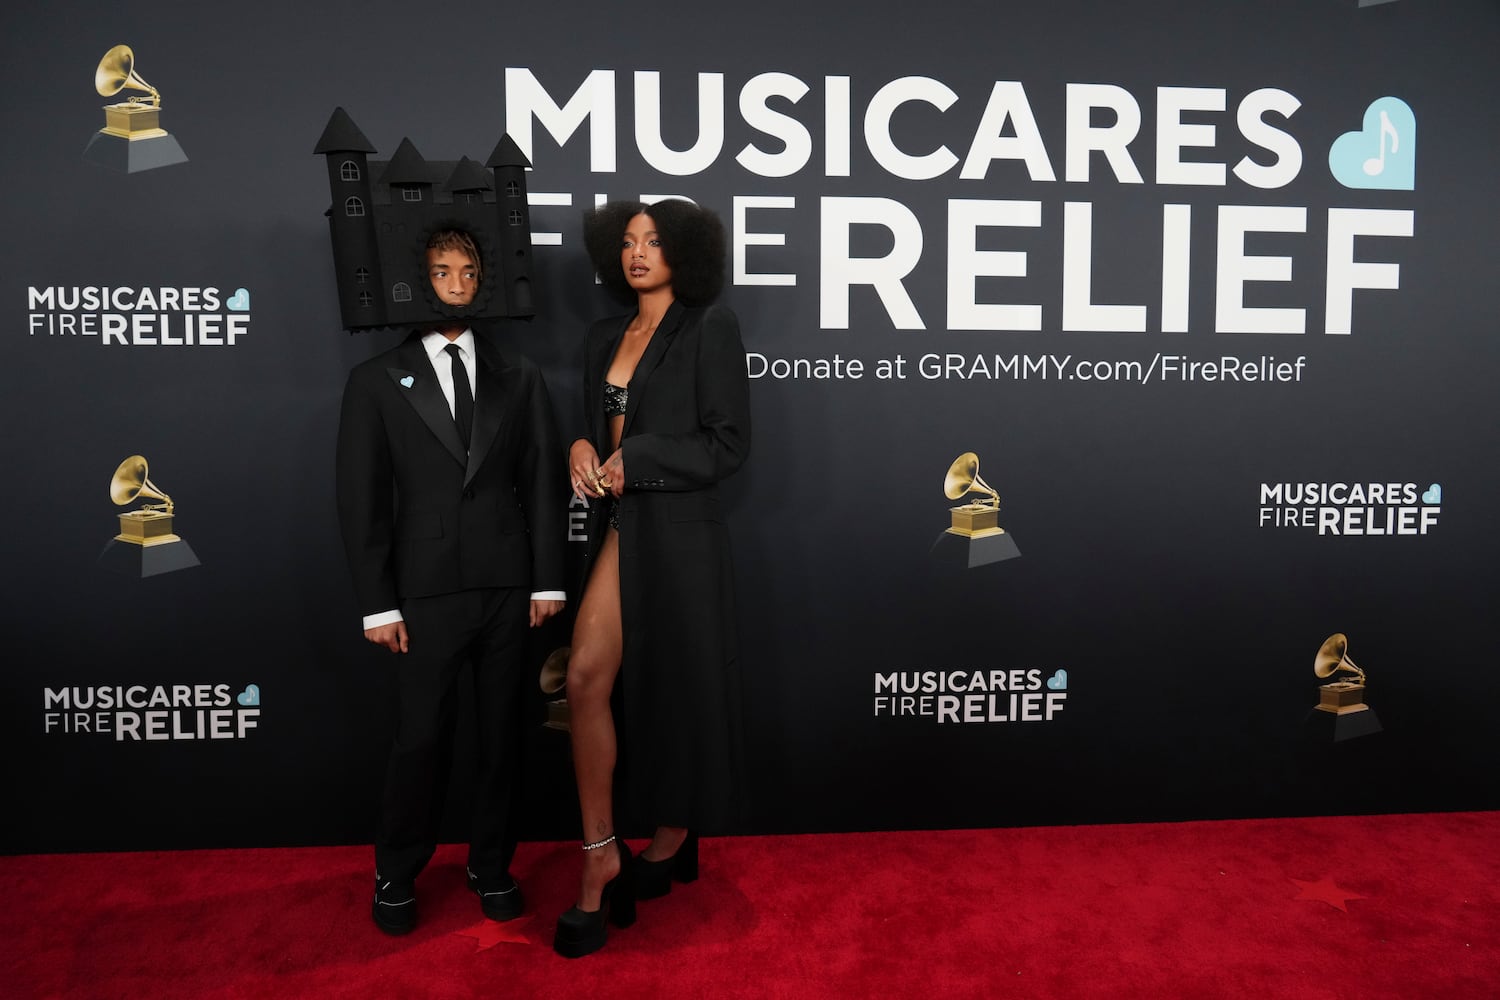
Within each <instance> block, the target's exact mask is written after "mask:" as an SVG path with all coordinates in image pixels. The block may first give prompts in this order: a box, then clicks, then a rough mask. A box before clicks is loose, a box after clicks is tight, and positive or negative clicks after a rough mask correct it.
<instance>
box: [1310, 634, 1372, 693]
mask: <svg viewBox="0 0 1500 1000" xmlns="http://www.w3.org/2000/svg"><path fill="white" fill-rule="evenodd" d="M1348 649H1349V640H1348V639H1347V638H1346V637H1345V636H1344V633H1342V632H1335V633H1333V635H1330V636H1329V637H1328V638H1326V639H1324V640H1323V645H1321V646H1319V647H1318V655H1317V656H1316V657H1315V658H1314V659H1313V673H1315V674H1317V675H1318V676H1319V677H1332V676H1333V675H1334V674H1336V673H1338V672H1339V671H1340V670H1342V671H1344V672H1345V673H1350V674H1356V675H1358V677H1359V682H1360V683H1361V684H1363V683H1364V682H1365V672H1364V671H1363V670H1361V669H1359V667H1357V666H1355V665H1354V661H1353V660H1351V659H1349V655H1348Z"/></svg>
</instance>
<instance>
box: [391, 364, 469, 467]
mask: <svg viewBox="0 0 1500 1000" xmlns="http://www.w3.org/2000/svg"><path fill="white" fill-rule="evenodd" d="M396 360H397V361H399V362H400V363H401V365H402V367H400V368H396V367H388V368H386V374H388V375H390V377H391V381H392V382H394V383H395V385H396V391H397V392H399V393H400V394H401V397H402V398H403V399H405V400H406V401H407V402H408V403H410V404H411V408H412V409H413V410H416V411H417V416H419V417H421V418H422V422H423V423H424V424H426V425H427V429H428V430H430V431H432V433H433V434H434V435H436V436H437V439H438V440H439V441H441V442H442V444H443V447H444V448H446V449H447V450H448V454H450V455H452V456H453V458H454V460H455V461H456V462H458V464H460V465H464V464H467V462H468V456H467V455H466V454H465V453H464V446H463V443H462V442H461V441H459V440H458V427H457V426H456V425H455V424H454V423H453V413H452V411H451V410H449V409H448V399H447V397H446V396H444V395H443V390H442V387H441V386H439V385H438V382H437V373H436V372H434V371H433V370H432V362H431V361H429V360H428V359H427V352H426V351H425V350H423V349H422V341H421V339H420V338H413V339H411V340H408V341H407V342H406V343H404V344H402V345H401V347H400V349H399V350H398V351H397V352H396ZM407 379H411V384H410V385H408V384H407V382H406V380H407Z"/></svg>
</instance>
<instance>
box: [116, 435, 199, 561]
mask: <svg viewBox="0 0 1500 1000" xmlns="http://www.w3.org/2000/svg"><path fill="white" fill-rule="evenodd" d="M148 471H149V466H148V465H147V463H146V459H145V456H142V455H131V456H130V457H129V458H127V459H126V460H125V461H123V462H121V463H120V467H119V468H118V469H116V470H115V474H114V475H113V476H112V477H110V480H109V498H110V499H111V500H113V501H114V502H115V505H116V506H117V507H124V506H125V505H126V504H129V503H133V502H135V501H136V500H158V501H160V503H146V504H142V505H141V506H140V507H137V508H136V509H135V510H128V511H125V512H124V513H122V514H121V515H120V533H119V534H118V535H116V536H115V537H114V538H112V539H110V540H109V544H107V545H106V546H105V547H104V551H103V552H102V553H100V555H99V562H101V563H103V564H104V565H105V566H106V567H108V568H109V569H112V570H115V571H116V572H119V573H124V574H125V575H127V576H135V577H146V576H156V575H158V574H160V573H171V572H173V571H175V570H179V569H187V568H189V567H191V566H197V565H199V563H198V557H197V556H196V555H194V554H193V549H192V546H190V545H188V543H187V542H186V541H184V540H183V539H182V537H181V536H180V535H178V534H177V533H176V531H174V530H173V528H174V524H173V521H174V516H175V514H174V512H175V509H176V505H175V504H173V503H172V498H171V497H169V496H167V495H166V494H165V493H164V492H162V490H161V487H159V486H157V485H156V484H155V483H153V482H152V481H151V479H150V477H149V476H148V475H147V472H148Z"/></svg>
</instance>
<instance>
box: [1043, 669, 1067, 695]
mask: <svg viewBox="0 0 1500 1000" xmlns="http://www.w3.org/2000/svg"><path fill="white" fill-rule="evenodd" d="M1067 689H1068V672H1067V671H1066V670H1059V671H1058V672H1057V673H1055V674H1053V675H1052V676H1051V677H1048V678H1047V690H1049V691H1066V690H1067Z"/></svg>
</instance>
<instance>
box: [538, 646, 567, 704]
mask: <svg viewBox="0 0 1500 1000" xmlns="http://www.w3.org/2000/svg"><path fill="white" fill-rule="evenodd" d="M572 654H573V647H572V646H563V647H562V648H561V649H554V650H553V651H552V652H551V654H549V655H548V657H547V661H546V662H545V663H543V664H542V676H541V677H540V678H539V682H540V684H541V687H542V693H543V694H557V693H558V692H559V691H562V690H563V689H564V688H566V687H567V686H568V658H569V657H570V656H571V655H572Z"/></svg>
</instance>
